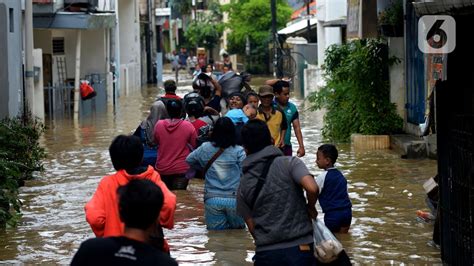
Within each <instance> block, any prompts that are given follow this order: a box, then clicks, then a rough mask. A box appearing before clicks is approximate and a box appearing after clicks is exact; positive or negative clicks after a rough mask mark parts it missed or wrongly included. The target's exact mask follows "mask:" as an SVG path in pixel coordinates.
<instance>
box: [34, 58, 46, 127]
mask: <svg viewBox="0 0 474 266" xmlns="http://www.w3.org/2000/svg"><path fill="white" fill-rule="evenodd" d="M33 66H34V67H35V68H39V78H38V79H37V81H35V82H34V85H35V88H34V90H35V93H34V96H35V98H34V101H35V104H34V108H35V109H34V110H33V114H34V115H35V116H36V117H38V118H39V119H40V120H41V121H44V90H43V51H42V50H41V49H34V50H33Z"/></svg>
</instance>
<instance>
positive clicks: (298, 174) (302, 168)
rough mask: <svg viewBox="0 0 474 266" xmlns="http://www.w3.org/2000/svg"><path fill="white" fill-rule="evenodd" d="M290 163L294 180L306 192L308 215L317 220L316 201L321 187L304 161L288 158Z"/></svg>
mask: <svg viewBox="0 0 474 266" xmlns="http://www.w3.org/2000/svg"><path fill="white" fill-rule="evenodd" d="M288 158H289V160H290V161H291V163H290V169H291V170H290V171H291V172H290V174H291V176H292V178H293V180H294V181H295V182H296V183H297V184H299V185H300V186H301V187H302V188H303V189H304V190H305V192H306V199H307V201H308V202H307V205H306V207H307V209H308V215H309V216H310V217H311V218H312V219H315V218H316V217H317V216H318V212H317V211H316V201H317V199H318V196H319V186H318V184H317V183H316V181H315V180H314V177H313V176H312V175H311V174H310V172H309V170H308V168H307V167H306V165H305V164H304V163H303V161H302V160H301V159H299V158H297V157H288Z"/></svg>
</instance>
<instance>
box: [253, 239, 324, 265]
mask: <svg viewBox="0 0 474 266" xmlns="http://www.w3.org/2000/svg"><path fill="white" fill-rule="evenodd" d="M313 250H314V247H313V243H309V244H306V245H300V246H294V247H289V248H282V249H274V250H266V251H257V252H255V256H254V257H253V259H254V265H255V266H266V265H268V266H270V265H271V266H275V265H281V266H283V265H285V266H290V265H294V266H313V265H316V258H315V257H314V255H313Z"/></svg>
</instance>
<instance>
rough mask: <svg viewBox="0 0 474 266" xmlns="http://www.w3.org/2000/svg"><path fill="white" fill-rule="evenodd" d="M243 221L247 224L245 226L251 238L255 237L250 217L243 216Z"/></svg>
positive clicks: (253, 224)
mask: <svg viewBox="0 0 474 266" xmlns="http://www.w3.org/2000/svg"><path fill="white" fill-rule="evenodd" d="M244 220H245V223H246V224H247V228H248V229H249V232H250V234H251V235H252V237H253V239H255V235H254V231H255V223H254V222H253V219H252V218H251V217H247V218H244Z"/></svg>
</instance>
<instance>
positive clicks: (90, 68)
mask: <svg viewBox="0 0 474 266" xmlns="http://www.w3.org/2000/svg"><path fill="white" fill-rule="evenodd" d="M106 48H107V43H106V34H105V29H96V30H84V31H82V47H81V77H84V76H85V75H88V74H91V73H99V74H104V73H106V72H107V53H106Z"/></svg>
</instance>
